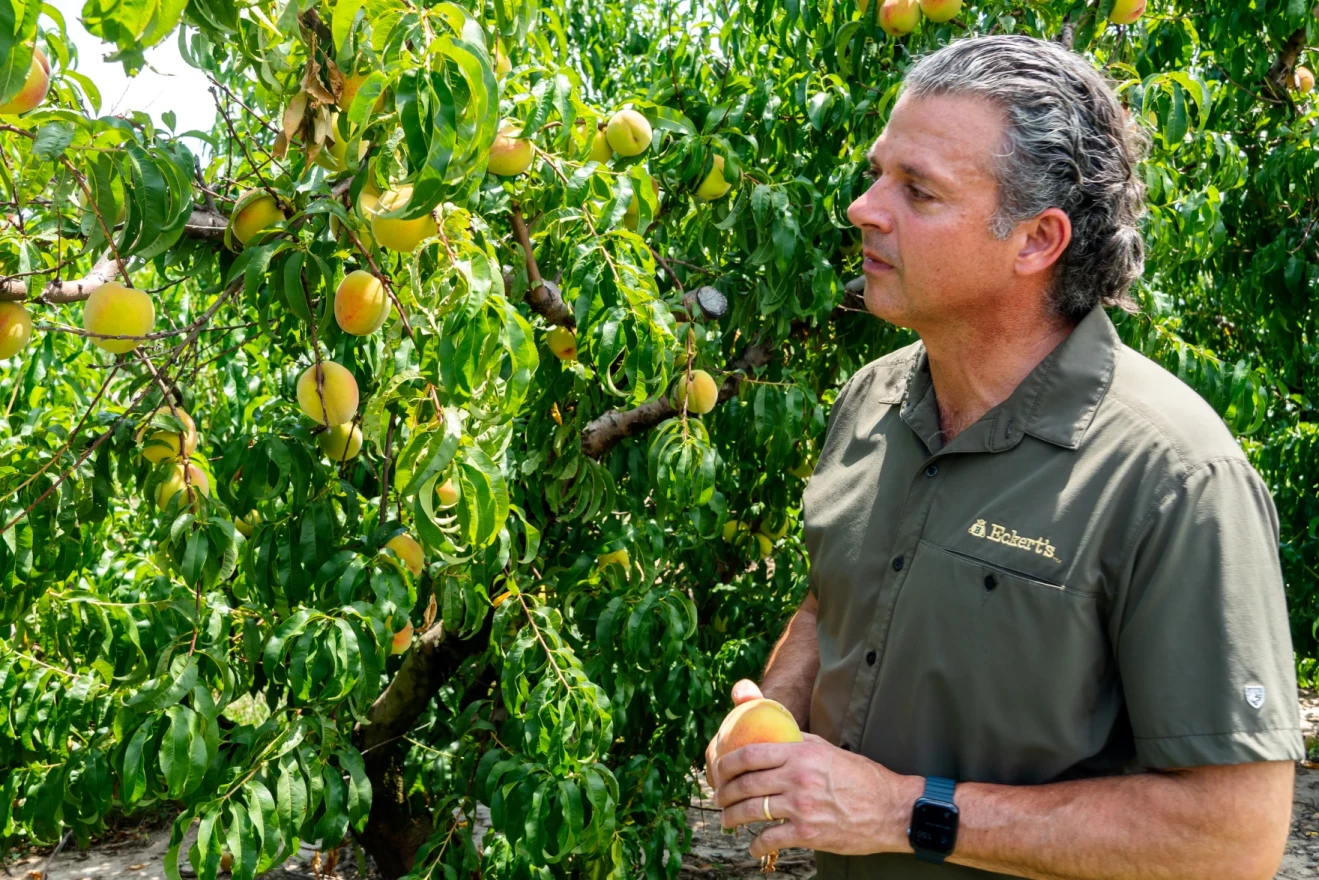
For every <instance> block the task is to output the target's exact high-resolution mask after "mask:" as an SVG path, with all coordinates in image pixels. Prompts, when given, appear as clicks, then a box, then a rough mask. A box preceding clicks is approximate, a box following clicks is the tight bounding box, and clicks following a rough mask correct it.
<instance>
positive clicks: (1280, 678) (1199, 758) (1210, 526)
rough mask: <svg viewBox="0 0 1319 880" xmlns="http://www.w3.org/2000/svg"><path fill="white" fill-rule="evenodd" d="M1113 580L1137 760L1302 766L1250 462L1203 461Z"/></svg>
mask: <svg viewBox="0 0 1319 880" xmlns="http://www.w3.org/2000/svg"><path fill="white" fill-rule="evenodd" d="M1124 580H1125V584H1124V585H1123V587H1124V589H1123V590H1122V594H1121V595H1120V596H1119V597H1118V601H1116V602H1115V604H1114V619H1113V621H1111V626H1110V633H1111V634H1114V635H1113V638H1114V652H1115V655H1116V659H1117V664H1118V670H1119V674H1120V676H1121V680H1122V688H1123V692H1124V694H1125V697H1126V701H1127V709H1128V712H1129V715H1130V721H1131V728H1132V733H1133V735H1134V737H1135V746H1136V759H1137V760H1138V761H1139V762H1140V763H1142V764H1143V765H1144V766H1146V767H1149V768H1157V769H1168V768H1173V767H1193V766H1201V765H1209V764H1238V763H1246V762H1252V761H1281V760H1296V759H1300V758H1303V757H1304V755H1305V750H1304V743H1303V740H1302V737H1301V731H1300V722H1299V706H1298V702H1297V696H1296V670H1295V666H1294V662H1295V661H1294V659H1293V656H1292V642H1291V632H1290V629H1289V627H1288V621H1287V607H1286V597H1285V594H1284V590H1283V581H1282V572H1281V569H1280V566H1279V561H1278V518H1277V512H1276V510H1275V509H1274V506H1273V500H1272V499H1271V498H1270V497H1269V493H1268V490H1267V488H1266V487H1265V485H1264V483H1263V481H1262V480H1261V479H1260V477H1259V475H1258V474H1257V473H1256V472H1255V470H1254V469H1253V468H1252V467H1251V466H1250V464H1249V462H1247V461H1245V460H1244V459H1237V458H1235V457H1234V458H1227V459H1219V460H1215V461H1210V462H1206V463H1203V464H1201V465H1199V466H1197V467H1196V468H1194V469H1193V470H1192V471H1191V472H1190V473H1189V474H1188V475H1187V477H1186V479H1185V480H1184V481H1183V482H1182V484H1181V485H1180V486H1177V487H1176V488H1174V489H1173V490H1172V491H1170V492H1169V493H1167V494H1165V495H1164V496H1163V497H1162V498H1161V499H1160V501H1159V502H1158V503H1157V504H1156V505H1155V507H1154V508H1153V509H1152V510H1150V511H1148V515H1147V516H1146V517H1145V519H1144V521H1143V522H1142V523H1141V524H1140V526H1139V528H1138V530H1137V532H1136V538H1135V540H1134V542H1133V546H1132V547H1131V548H1130V550H1129V551H1128V556H1127V569H1126V577H1125V578H1124Z"/></svg>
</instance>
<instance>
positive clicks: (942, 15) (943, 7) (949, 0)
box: [920, 0, 962, 23]
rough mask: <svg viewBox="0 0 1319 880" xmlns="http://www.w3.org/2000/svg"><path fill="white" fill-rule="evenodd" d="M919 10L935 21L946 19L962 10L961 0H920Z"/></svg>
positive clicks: (940, 21)
mask: <svg viewBox="0 0 1319 880" xmlns="http://www.w3.org/2000/svg"><path fill="white" fill-rule="evenodd" d="M920 2H921V12H924V13H925V17H926V18H928V19H929V20H930V21H933V22H935V23H942V22H945V21H948V20H949V19H950V18H952V17H953V16H954V15H956V14H957V13H959V12H961V11H962V0H920Z"/></svg>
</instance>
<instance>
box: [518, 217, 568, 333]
mask: <svg viewBox="0 0 1319 880" xmlns="http://www.w3.org/2000/svg"><path fill="white" fill-rule="evenodd" d="M510 217H511V219H512V222H513V237H514V238H516V239H517V242H518V244H520V245H521V246H522V252H523V253H524V254H525V255H526V258H527V281H528V283H529V284H530V287H528V288H527V305H529V306H531V308H532V310H533V311H534V312H536V313H537V314H539V315H540V316H541V317H543V318H544V319H545V320H546V321H548V322H549V323H551V324H558V325H559V326H562V327H576V326H577V319H576V318H575V317H574V316H573V313H572V309H570V308H568V304H567V303H565V302H564V301H563V295H562V294H561V293H560V292H559V288H558V287H557V286H555V285H552V284H550V283H548V282H546V281H545V280H544V279H543V278H541V277H540V269H539V268H537V266H536V257H535V255H534V254H532V252H531V235H530V234H529V233H528V232H527V224H526V223H525V222H524V221H523V219H522V208H521V207H520V206H518V205H516V204H515V205H513V210H512V211H511V212H510Z"/></svg>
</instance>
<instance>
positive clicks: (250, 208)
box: [229, 189, 284, 244]
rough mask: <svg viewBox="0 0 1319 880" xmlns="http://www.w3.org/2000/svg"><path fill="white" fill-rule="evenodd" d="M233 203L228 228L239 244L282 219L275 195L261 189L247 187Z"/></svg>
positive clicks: (281, 211)
mask: <svg viewBox="0 0 1319 880" xmlns="http://www.w3.org/2000/svg"><path fill="white" fill-rule="evenodd" d="M234 204H235V210H234V213H233V216H232V217H230V218H229V229H230V230H231V232H232V233H233V237H234V238H235V239H237V240H238V243H239V244H247V242H248V240H249V239H251V238H252V236H254V235H256V234H257V233H258V232H261V231H262V230H263V229H268V228H269V227H271V226H273V225H274V224H276V223H279V222H281V221H282V220H283V219H284V211H283V210H282V209H281V208H280V207H279V203H278V202H276V201H275V197H274V196H272V195H271V194H270V193H268V192H264V191H262V190H256V189H249V190H248V191H247V192H245V193H243V194H242V195H241V196H239V197H238V201H237V202H235V203H234Z"/></svg>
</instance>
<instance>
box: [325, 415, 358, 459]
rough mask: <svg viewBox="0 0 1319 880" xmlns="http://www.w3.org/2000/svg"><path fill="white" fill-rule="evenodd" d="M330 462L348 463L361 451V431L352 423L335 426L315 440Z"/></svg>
mask: <svg viewBox="0 0 1319 880" xmlns="http://www.w3.org/2000/svg"><path fill="white" fill-rule="evenodd" d="M317 443H319V444H320V447H321V451H322V452H324V453H325V454H326V456H328V457H329V459H330V461H348V460H349V459H352V458H356V457H357V453H359V452H361V451H362V429H361V428H360V427H359V426H357V425H354V424H353V423H352V422H344V423H343V424H342V425H335V426H334V427H333V428H330V430H328V431H325V432H323V433H322V434H321V436H320V438H319V439H318V440H317Z"/></svg>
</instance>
